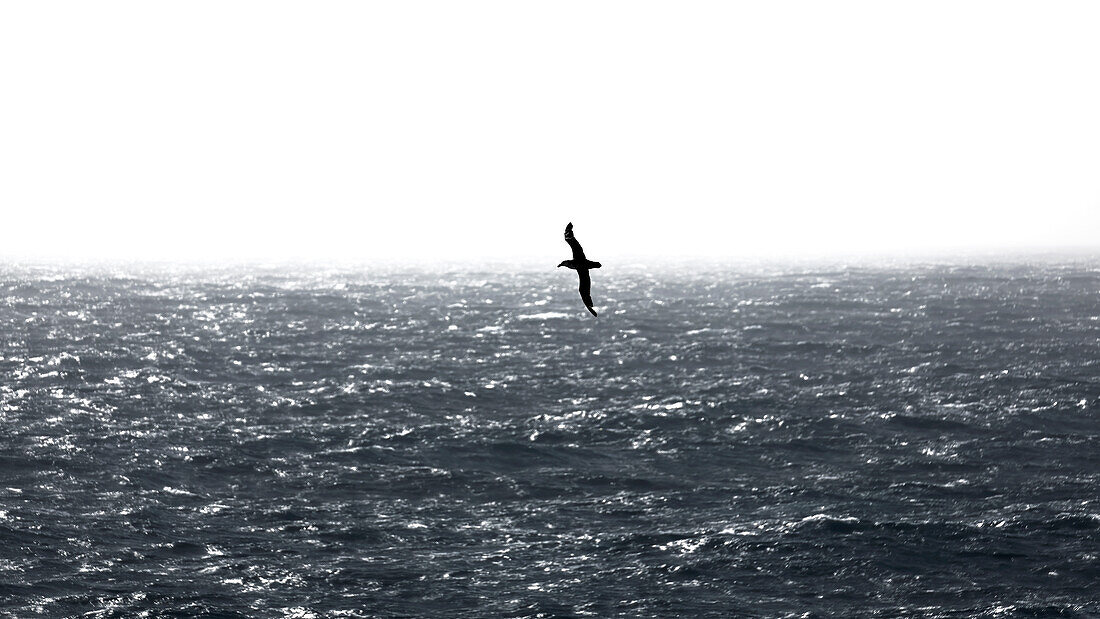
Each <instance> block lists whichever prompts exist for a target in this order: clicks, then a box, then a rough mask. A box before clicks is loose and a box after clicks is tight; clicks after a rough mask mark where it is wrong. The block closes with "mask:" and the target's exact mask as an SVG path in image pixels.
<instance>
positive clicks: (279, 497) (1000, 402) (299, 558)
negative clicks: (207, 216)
mask: <svg viewBox="0 0 1100 619" xmlns="http://www.w3.org/2000/svg"><path fill="white" fill-rule="evenodd" d="M593 296H594V298H595V300H596V304H597V309H599V310H600V311H601V314H600V317H599V318H598V319H595V318H593V317H592V316H590V315H589V314H588V313H587V312H586V311H585V309H584V307H583V306H582V305H581V303H580V299H579V297H578V295H577V292H576V276H575V274H574V273H572V272H567V271H566V270H565V269H554V268H552V265H551V266H548V268H547V269H545V270H543V271H536V270H523V271H520V272H509V271H508V270H506V269H485V270H483V271H479V270H478V269H476V268H465V269H437V270H427V269H422V270H409V269H405V270H402V269H394V268H388V269H381V268H378V269H371V268H359V269H344V270H339V269H322V268H314V269H311V268H305V267H298V268H295V269H289V268H282V269H280V268H261V267H255V268H233V269H230V268H222V269H212V268H208V269H198V268H182V267H179V268H168V267H155V268H154V267H111V268H107V267H97V268H92V267H85V268H62V267H44V266H40V267H33V266H13V265H10V264H9V265H7V266H0V616H10V617H20V618H22V617H198V616H206V617H301V618H308V617H471V618H472V617H478V618H481V617H584V616H591V617H674V616H675V617H741V616H744V617H831V616H845V617H898V616H912V617H1097V616H1100V264H1096V263H1089V262H1082V261H1076V262H1063V263H1057V262H1049V261H1048V262H1037V263H1032V264H1029V263H1026V262H1023V261H1020V262H1018V263H1011V262H1009V263H1000V264H989V265H985V266H952V265H950V264H925V265H921V264H910V265H899V266H892V267H877V268H871V267H866V266H835V267H823V266H805V267H783V268H780V267H763V266H761V267H756V268H747V267H746V268H732V267H718V266H709V267H707V266H700V267H695V268H690V269H681V270H672V269H666V270H663V271H662V270H647V269H645V268H643V267H641V266H632V267H623V268H616V267H615V266H614V265H609V264H607V263H606V262H605V266H604V268H603V269H600V270H598V271H594V272H593Z"/></svg>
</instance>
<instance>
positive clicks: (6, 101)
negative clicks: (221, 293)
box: [0, 0, 1100, 264]
mask: <svg viewBox="0 0 1100 619" xmlns="http://www.w3.org/2000/svg"><path fill="white" fill-rule="evenodd" d="M1098 33H1100V3H1095V2H1039V1H1036V2H1008V1H994V2H967V1H957V0H953V1H949V2H928V1H921V2H881V1H877V0H876V1H869V2H819V1H812V2H782V1H759V2H751V3H749V2H674V1H668V2H661V3H655V2H642V1H638V0H631V1H627V2H601V1H587V0H586V1H584V2H562V1H554V2H538V3H535V2H516V1H514V0H505V1H501V2H454V1H447V2H418V1H408V0H402V1H398V2H304V1H303V2H275V1H271V0H264V1H262V2H227V1H222V0H219V1H214V2H202V1H199V2H195V1H189V2H149V1H147V0H141V1H135V2H7V3H3V4H2V5H0V210H2V219H0V224H2V228H0V229H2V230H3V235H2V237H0V244H2V245H0V255H8V256H32V257H50V256H53V257H65V258H70V259H72V258H76V259H83V258H89V259H90V258H98V259H102V258H139V259H181V258H187V259H202V258H206V259H223V258H233V259H272V258H292V259H293V258H305V259H320V260H324V259H329V258H341V259H355V260H374V259H379V258H390V259H405V258H409V257H427V258H446V259H452V260H458V261H463V260H475V259H479V258H483V257H486V256H496V257H501V258H506V257H512V256H517V257H522V258H525V259H535V260H544V259H545V260H549V261H550V262H552V263H553V264H556V263H557V261H559V260H560V259H564V258H567V257H568V248H567V247H566V246H565V244H564V242H563V241H562V238H561V233H562V228H563V227H564V225H565V223H566V222H567V221H573V222H574V224H575V226H576V228H577V236H578V238H579V239H580V240H581V241H582V243H584V244H585V248H586V250H587V253H588V254H589V256H590V257H591V258H593V259H596V260H604V261H607V260H608V259H613V258H614V257H616V256H626V255H634V256H640V257H659V256H668V255H680V256H683V255H699V256H710V257H716V256H727V255H729V256H741V255H757V254H766V255H780V256H786V255H797V254H803V253H807V252H808V253H813V254H848V253H856V252H883V251H886V252H894V251H932V250H941V249H947V250H959V249H975V248H978V249H980V248H1016V249H1030V248H1040V247H1045V248H1059V247H1069V246H1087V247H1091V248H1100V34H1098Z"/></svg>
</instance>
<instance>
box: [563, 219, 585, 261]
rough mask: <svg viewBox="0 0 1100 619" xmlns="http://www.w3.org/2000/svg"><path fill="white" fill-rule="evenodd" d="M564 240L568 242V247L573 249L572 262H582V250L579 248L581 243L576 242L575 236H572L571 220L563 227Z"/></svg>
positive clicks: (583, 258) (583, 259)
mask: <svg viewBox="0 0 1100 619" xmlns="http://www.w3.org/2000/svg"><path fill="white" fill-rule="evenodd" d="M565 242H566V243H569V248H570V249H572V250H573V260H574V262H577V264H584V261H585V257H584V250H583V249H581V244H580V243H578V242H577V237H575V236H573V222H569V225H568V226H566V227H565Z"/></svg>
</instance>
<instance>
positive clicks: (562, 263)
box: [558, 260, 569, 269]
mask: <svg viewBox="0 0 1100 619" xmlns="http://www.w3.org/2000/svg"><path fill="white" fill-rule="evenodd" d="M565 262H566V261H565V260H562V261H561V264H559V265H558V268H559V269H560V268H561V267H564V266H569V265H567V264H565Z"/></svg>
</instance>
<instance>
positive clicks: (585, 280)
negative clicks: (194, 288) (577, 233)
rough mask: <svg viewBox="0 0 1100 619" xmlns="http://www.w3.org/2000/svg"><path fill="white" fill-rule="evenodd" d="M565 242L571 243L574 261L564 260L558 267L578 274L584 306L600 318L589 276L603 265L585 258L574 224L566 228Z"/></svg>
mask: <svg viewBox="0 0 1100 619" xmlns="http://www.w3.org/2000/svg"><path fill="white" fill-rule="evenodd" d="M565 242H566V243H569V248H570V249H572V250H573V259H572V260H563V261H562V262H561V264H559V265H558V266H559V267H566V268H570V269H573V270H574V271H576V272H577V276H578V277H580V280H581V282H580V293H581V300H582V301H584V306H585V307H587V308H588V311H590V312H592V315H593V316H598V314H596V310H594V309H592V278H591V277H590V276H589V275H588V271H589V269H598V268H600V267H601V266H603V265H602V264H600V263H599V262H595V261H592V260H589V259H588V258H585V257H584V250H583V249H581V244H580V243H578V242H577V238H576V237H574V236H573V223H572V222H570V223H569V225H567V226H565Z"/></svg>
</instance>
